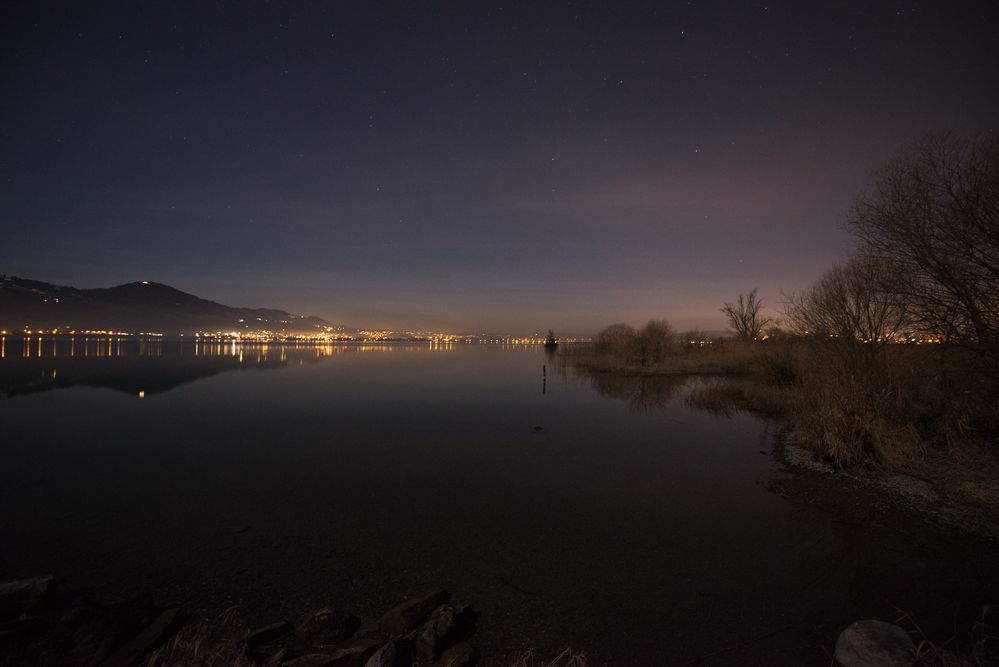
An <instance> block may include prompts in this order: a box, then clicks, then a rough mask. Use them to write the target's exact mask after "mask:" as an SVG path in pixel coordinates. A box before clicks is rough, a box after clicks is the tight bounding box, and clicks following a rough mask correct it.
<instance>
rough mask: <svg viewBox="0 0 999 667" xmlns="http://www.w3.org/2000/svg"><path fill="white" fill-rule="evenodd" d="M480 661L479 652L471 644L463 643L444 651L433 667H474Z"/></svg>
mask: <svg viewBox="0 0 999 667" xmlns="http://www.w3.org/2000/svg"><path fill="white" fill-rule="evenodd" d="M478 659H479V652H478V651H476V650H475V648H474V647H473V646H472V645H471V644H469V643H467V642H461V643H460V644H455V645H454V646H452V647H451V648H449V649H448V650H446V651H444V655H442V656H441V658H440V660H438V661H437V662H435V663H434V665H433V667H472V665H474V664H475V663H476V661H477V660H478Z"/></svg>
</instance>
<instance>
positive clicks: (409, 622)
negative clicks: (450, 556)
mask: <svg viewBox="0 0 999 667" xmlns="http://www.w3.org/2000/svg"><path fill="white" fill-rule="evenodd" d="M447 599H448V592H447V591H445V590H437V591H433V592H431V593H427V594H425V595H421V596H419V597H416V598H413V599H412V600H406V601H405V602H401V603H399V604H397V605H396V606H395V607H392V608H391V609H389V610H388V611H387V612H385V614H384V615H383V616H382V617H381V620H379V621H378V627H379V628H380V629H381V630H382V632H385V633H388V634H390V635H404V634H406V633H407V632H409V631H410V630H412V629H413V628H415V627H416V626H418V625H419V624H420V622H421V621H423V619H425V618H426V617H427V614H429V613H430V612H431V611H433V610H434V609H435V608H436V607H437V606H438V605H440V604H443V603H444V602H446V601H447Z"/></svg>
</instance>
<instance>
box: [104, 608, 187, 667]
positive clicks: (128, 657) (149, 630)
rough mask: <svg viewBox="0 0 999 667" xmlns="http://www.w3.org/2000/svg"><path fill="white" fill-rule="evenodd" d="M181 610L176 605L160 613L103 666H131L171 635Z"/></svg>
mask: <svg viewBox="0 0 999 667" xmlns="http://www.w3.org/2000/svg"><path fill="white" fill-rule="evenodd" d="M179 611H180V610H179V609H177V608H176V607H175V608H173V609H167V610H166V611H163V612H161V613H160V615H159V616H157V617H156V620H154V621H153V622H152V623H151V624H149V626H147V627H146V628H144V629H143V630H141V631H140V632H139V634H137V635H135V636H134V637H132V638H131V639H130V640H128V641H127V642H125V643H124V644H123V645H122V646H121V647H120V648H119V649H118V650H117V651H115V652H114V653H113V654H112V655H111V657H109V658H108V659H107V660H105V661H104V662H103V663H102V667H130V666H131V665H133V664H135V662H136V661H137V660H138V659H139V658H140V657H142V656H143V655H145V654H146V653H147V652H148V651H150V650H151V649H153V648H154V647H155V646H156V645H157V644H158V643H160V642H161V641H163V639H165V638H166V637H169V636H170V634H172V633H171V628H172V626H173V624H174V621H175V620H177V614H178V612H179Z"/></svg>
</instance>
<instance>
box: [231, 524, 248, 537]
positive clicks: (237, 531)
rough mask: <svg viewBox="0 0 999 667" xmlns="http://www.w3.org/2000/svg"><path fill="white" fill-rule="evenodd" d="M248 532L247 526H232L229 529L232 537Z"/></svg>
mask: <svg viewBox="0 0 999 667" xmlns="http://www.w3.org/2000/svg"><path fill="white" fill-rule="evenodd" d="M249 530H250V527H249V526H233V527H232V528H230V529H229V532H230V533H232V534H233V535H242V534H243V533H246V532H248V531H249Z"/></svg>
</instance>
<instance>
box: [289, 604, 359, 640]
mask: <svg viewBox="0 0 999 667" xmlns="http://www.w3.org/2000/svg"><path fill="white" fill-rule="evenodd" d="M360 624H361V621H360V619H358V618H357V617H356V616H354V615H353V614H350V613H347V612H345V611H338V610H335V609H332V608H330V607H323V608H322V609H316V610H314V611H310V612H309V613H307V614H305V615H303V616H302V617H301V618H300V619H298V622H297V623H296V624H295V634H297V635H298V636H299V637H301V638H302V639H304V640H305V641H307V642H309V643H311V644H315V645H317V646H331V645H333V644H339V643H340V642H343V641H346V640H348V639H350V638H351V637H353V636H354V633H355V632H357V628H358V626H359V625H360Z"/></svg>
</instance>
